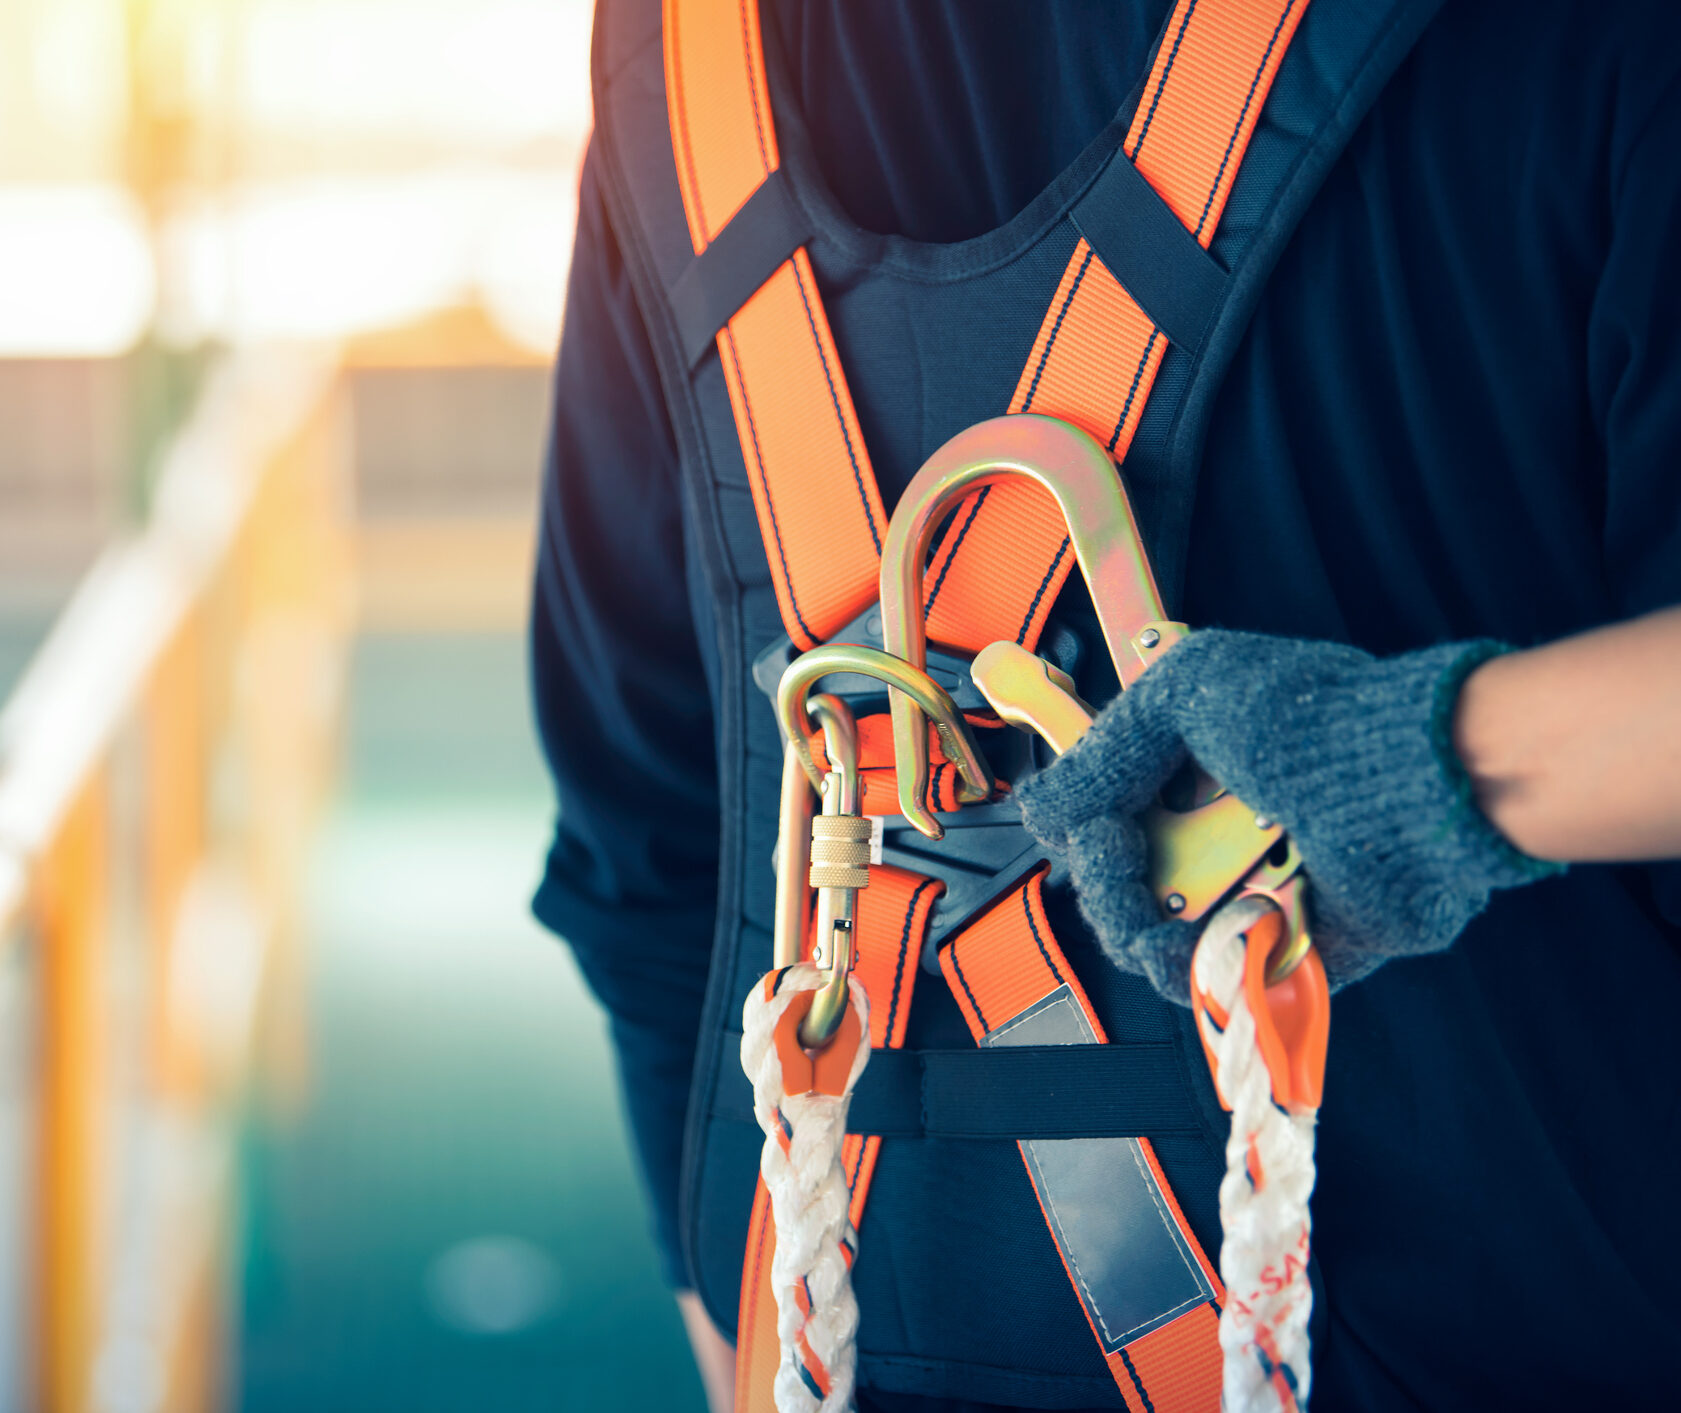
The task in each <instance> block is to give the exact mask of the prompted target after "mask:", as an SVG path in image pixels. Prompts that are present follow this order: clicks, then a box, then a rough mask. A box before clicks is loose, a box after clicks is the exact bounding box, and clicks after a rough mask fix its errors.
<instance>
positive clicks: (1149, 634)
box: [1138, 628, 1184, 907]
mask: <svg viewBox="0 0 1681 1413" xmlns="http://www.w3.org/2000/svg"><path fill="white" fill-rule="evenodd" d="M1161 640H1162V635H1161V634H1160V633H1158V632H1157V631H1156V630H1155V629H1154V628H1146V629H1145V630H1144V631H1143V632H1142V633H1140V634H1139V635H1138V645H1139V646H1140V647H1144V648H1153V647H1155V645H1156V644H1157V643H1159V642H1161ZM1180 906H1181V907H1182V906H1184V905H1183V903H1181V904H1180Z"/></svg>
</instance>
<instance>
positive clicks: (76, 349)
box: [0, 0, 701, 1413]
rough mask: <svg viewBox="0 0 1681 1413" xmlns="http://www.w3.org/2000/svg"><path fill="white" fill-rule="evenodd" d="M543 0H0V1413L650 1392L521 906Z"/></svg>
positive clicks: (538, 810)
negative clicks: (0, 2) (1, 1)
mask: <svg viewBox="0 0 1681 1413" xmlns="http://www.w3.org/2000/svg"><path fill="white" fill-rule="evenodd" d="M589 20H590V16H589V7H588V4H587V3H586V0H5V4H4V5H0V1410H5V1411H6V1413H9V1410H14V1409H16V1410H25V1409H28V1410H34V1409H40V1410H44V1411H45V1413H96V1411H97V1413H148V1410H184V1411H185V1413H193V1410H212V1409H239V1410H251V1413H267V1411H268V1410H276V1413H278V1411H279V1410H293V1409H300V1410H301V1409H309V1410H325V1411H326V1413H331V1410H337V1409H345V1410H358V1411H359V1413H363V1411H366V1413H377V1410H382V1409H387V1408H389V1409H399V1408H400V1409H403V1410H405V1413H426V1411H427V1410H433V1409H439V1410H453V1409H469V1408H471V1409H480V1408H494V1409H500V1410H516V1413H517V1410H522V1409H527V1408H530V1409H539V1408H540V1409H572V1408H578V1409H599V1408H608V1407H612V1408H625V1409H640V1408H648V1409H661V1410H673V1409H675V1410H685V1409H698V1408H700V1407H701V1395H700V1390H699V1385H698V1381H697V1380H696V1378H695V1376H694V1374H693V1371H692V1368H691V1366H690V1364H689V1362H688V1358H687V1354H686V1349H685V1346H684V1344H683V1341H682V1335H681V1331H680V1326H679V1322H678V1319H677V1315H676V1313H675V1309H674V1308H673V1306H672V1304H671V1301H670V1298H669V1296H668V1295H667V1293H666V1292H665V1291H664V1290H663V1289H662V1288H661V1287H660V1285H659V1282H658V1278H657V1276H656V1273H655V1262H654V1257H653V1252H652V1248H651V1246H650V1244H649V1240H648V1237H647V1235H646V1233H645V1229H644V1224H643V1219H642V1217H641V1213H640V1204H639V1200H638V1196H637V1193H636V1191H635V1187H634V1181H633V1178H632V1174H631V1169H630V1165H629V1160H628V1158H627V1155H626V1149H625V1143H624V1137H623V1134H622V1131H621V1128H620V1121H619V1116H618V1111H617V1106H616V1100H615V1098H614V1096H613V1093H612V1085H611V1067H610V1060H609V1058H608V1054H607V1050H606V1044H605V1038H604V1028H603V1025H602V1023H601V1021H600V1019H599V1017H598V1015H597V1013H596V1011H595V1009H594V1007H593V1006H592V1004H591V1003H590V1001H589V1000H588V998H587V996H586V995H585V993H584V992H583V990H582V988H581V986H580V983H579V981H578V978H577V975H576V972H575V971H574V969H573V968H572V965H571V963H570V960H569V958H568V956H567V954H566V951H565V949H564V947H563V946H562V945H560V944H559V943H557V942H556V941H555V940H554V939H552V938H549V937H546V936H545V935H543V934H542V933H541V932H540V931H539V930H538V929H537V927H536V926H535V925H534V924H533V923H532V922H531V921H530V920H529V917H528V915H527V912H526V900H527V898H528V896H529V893H530V891H531V888H532V885H533V883H534V881H535V879H536V875H537V869H538V864H539V861H540V858H541V854H542V850H543V847H544V844H545V842H546V837H547V835H548V833H549V830H550V826H551V823H552V821H551V818H550V812H551V808H552V806H551V802H550V797H549V793H548V788H547V782H546V777H545V775H544V771H543V768H542V765H541V762H540V759H539V757H538V754H537V752H536V748H535V745H534V742H533V739H532V734H531V729H530V726H529V724H528V712H527V707H526V693H525V682H524V642H523V617H524V609H525V599H526V594H527V587H528V580H529V576H530V570H531V563H532V554H533V549H532V546H533V539H534V516H535V506H536V502H537V491H538V478H539V475H540V467H541V457H542V443H543V434H544V425H545V421H546V416H547V409H546V402H547V381H548V380H547V372H546V365H547V362H548V360H549V358H550V357H551V355H552V352H553V348H554V345H555V342H556V339H557V336H558V332H559V328H560V323H561V318H562V312H563V311H562V307H561V306H562V291H563V288H564V283H565V274H566V264H567V258H568V252H569V245H570V241H571V235H572V225H573V221H574V207H575V194H576V188H577V176H578V168H579V162H580V159H581V154H582V148H583V144H584V141H585V138H586V134H587V131H588V124H589V99H588V78H587V69H588V48H589Z"/></svg>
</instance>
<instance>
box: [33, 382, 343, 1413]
mask: <svg viewBox="0 0 1681 1413" xmlns="http://www.w3.org/2000/svg"><path fill="white" fill-rule="evenodd" d="M334 371H335V368H334V360H333V358H331V357H329V356H323V355H310V354H284V355H281V354H274V353H265V354H262V355H240V356H237V357H233V358H230V359H229V360H228V361H227V362H226V363H224V364H223V365H222V366H221V367H219V368H218V369H216V370H215V371H214V372H213V374H212V375H211V376H210V378H209V380H208V381H207V383H206V386H205V391H204V392H203V394H202V395H201V397H200V400H199V402H198V405H197V407H196V408H195V410H194V411H193V413H192V414H191V416H190V418H189V419H188V422H187V425H186V426H185V428H184V429H183V430H182V432H181V433H180V434H179V435H178V437H177V438H176V440H175V442H174V443H173V445H172V447H171V449H170V451H169V453H168V455H167V457H166V459H165V463H164V466H163V469H162V472H161V475H160V479H159V481H158V483H157V489H156V493H155V497H154V501H153V507H152V513H151V515H150V518H149V522H148V524H147V525H146V527H145V529H144V530H143V532H141V533H140V534H138V535H137V536H134V537H133V538H130V539H128V540H126V541H125V542H122V543H119V544H115V545H113V546H111V547H109V548H108V549H107V550H106V552H105V553H104V554H103V556H102V557H101V558H100V560H99V561H98V563H97V564H96V565H95V567H94V568H93V570H92V571H91V572H90V573H89V574H88V576H87V577H86V579H85V580H84V581H83V583H82V584H81V586H80V587H79V589H78V590H77V592H76V594H75V596H74V598H73V600H72V601H71V602H70V604H69V605H68V606H67V608H66V609H65V610H64V612H63V613H62V615H61V616H60V618H59V620H58V622H57V623H56V625H55V626H54V628H53V630H52V632H51V633H50V635H49V637H48V639H47V641H46V642H45V643H44V645H43V646H42V648H41V650H40V652H39V653H38V654H37V656H36V658H35V659H34V661H33V662H32V663H31V665H30V667H29V669H28V670H27V672H26V673H25V675H24V677H23V679H22V680H21V681H20V682H19V684H18V686H17V688H16V690H15V691H14V692H13V694H12V696H11V698H10V699H9V700H8V701H6V702H5V703H4V705H3V706H0V1026H3V1027H4V1028H5V1030H6V1031H7V1032H9V1033H6V1034H0V1409H4V1408H8V1407H14V1406H15V1407H18V1408H25V1407H27V1408H31V1409H41V1410H43V1413H144V1410H152V1409H159V1410H162V1409H167V1410H170V1413H175V1410H183V1411H187V1410H193V1409H202V1408H209V1407H214V1406H217V1405H218V1404H219V1403H220V1402H221V1401H222V1394H223V1390H224V1387H225V1381H226V1376H227V1370H226V1369H225V1367H224V1360H223V1351H224V1350H225V1348H226V1347H227V1345H226V1340H225V1338H224V1331H223V1330H222V1328H221V1322H222V1321H223V1320H224V1319H225V1318H226V1315H227V1313H228V1311H229V1310H230V1309H231V1308H232V1306H231V1305H230V1301H229V1293H230V1290H231V1288H232V1282H233V1279H234V1273H233V1271H232V1267H231V1263H229V1262H228V1261H227V1259H226V1258H227V1256H228V1254H229V1251H230V1249H231V1248H230V1243H229V1242H228V1241H227V1237H228V1236H229V1235H230V1234H231V1232H232V1229H233V1224H234V1222H235V1221H236V1220H237V1213H236V1212H235V1211H234V1198H235V1193H236V1190H237V1184H236V1182H235V1180H234V1179H235V1175H236V1174H235V1168H236V1161H237V1140H238V1115H239V1110H240V1108H241V1106H242V1104H243V1103H244V1102H245V1101H246V1100H248V1099H249V1098H250V1097H251V1096H252V1094H253V1084H254V1078H253V1077H254V1076H257V1075H259V1074H260V1075H261V1076H262V1083H263V1084H264V1085H265V1086H269V1088H267V1089H266V1090H265V1091H264V1092H265V1093H267V1094H268V1095H269V1097H271V1098H272V1097H274V1095H275V1093H277V1092H278V1093H280V1094H282V1095H283V1093H284V1091H285V1090H286V1088H287V1086H288V1085H289V1084H290V1085H293V1086H296V1085H297V1083H298V1082H299V1081H300V1080H301V1075H300V1073H299V1070H300V1067H301V1065H302V1063H303V1055H304V1048H303V1043H302V1028H301V1009H300V1008H301V1004H302V1002H301V996H300V993H299V987H298V978H299V976H300V975H301V968H300V966H299V964H298V957H297V944H296V935H297V928H296V926H295V919H296V916H297V910H298V906H299V903H298V898H299V893H300V885H301V881H302V875H303V867H304V861H305V849H306V845H307V840H308V834H309V828H310V824H311V820H312V816H313V813H314V811H315V810H316V808H317V806H318V804H319V802H320V801H321V798H322V793H323V788H324V785H325V782H326V777H327V775H328V772H329V769H330V765H331V761H332V756H333V750H334V744H335V737H336V731H337V719H338V705H339V695H340V681H341V678H342V667H343V655H344V646H345V643H346V640H347V635H348V631H349V627H350V604H349V602H348V599H349V588H348V583H349V580H348V574H347V564H346V560H347V536H346V527H345V523H344V521H345V512H344V501H345V498H346V491H345V485H346V474H347V468H346V465H345V463H346V457H347V446H348V437H347V435H346V433H345V430H344V428H343V426H342V416H341V413H340V396H339V393H338V392H337V391H336V383H335V381H334ZM259 1055H261V1056H262V1057H263V1058H264V1059H265V1060H266V1062H267V1063H265V1064H264V1065H262V1066H258V1065H257V1064H256V1058H257V1057H258V1056H259Z"/></svg>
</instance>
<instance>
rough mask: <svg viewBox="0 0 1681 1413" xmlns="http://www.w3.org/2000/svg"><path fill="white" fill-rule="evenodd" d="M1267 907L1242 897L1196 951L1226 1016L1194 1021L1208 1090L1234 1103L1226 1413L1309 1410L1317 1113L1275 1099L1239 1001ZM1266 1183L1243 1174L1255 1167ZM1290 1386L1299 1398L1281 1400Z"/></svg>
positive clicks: (1223, 1219)
mask: <svg viewBox="0 0 1681 1413" xmlns="http://www.w3.org/2000/svg"><path fill="white" fill-rule="evenodd" d="M1271 906H1272V905H1271V904H1270V903H1268V902H1267V901H1266V900H1264V899H1260V898H1252V897H1251V898H1239V899H1237V900H1236V901H1234V902H1232V903H1230V904H1228V905H1227V906H1226V907H1224V908H1222V909H1221V910H1220V911H1219V912H1218V913H1216V914H1215V916H1214V917H1213V919H1212V920H1210V922H1209V924H1208V926H1207V927H1206V928H1205V929H1204V931H1203V935H1202V940H1201V941H1200V942H1199V943H1198V944H1197V950H1196V956H1195V959H1194V960H1193V962H1192V967H1193V969H1194V971H1195V975H1196V983H1197V986H1198V987H1199V988H1200V989H1201V990H1202V991H1203V992H1205V993H1206V994H1207V995H1208V996H1209V997H1211V998H1212V999H1213V1000H1214V1001H1215V1002H1216V1003H1217V1004H1218V1005H1219V1006H1220V1008H1221V1009H1222V1010H1223V1011H1225V1012H1226V1015H1227V1023H1226V1027H1225V1030H1224V1031H1220V1030H1218V1029H1216V1028H1215V1026H1214V1025H1213V1023H1212V1022H1211V1020H1210V1018H1209V1017H1208V1015H1207V1014H1206V1012H1205V1011H1203V1010H1202V1009H1201V1008H1200V1007H1199V1008H1198V1010H1197V1024H1198V1026H1199V1027H1200V1028H1201V1030H1202V1034H1203V1039H1204V1041H1205V1042H1206V1043H1207V1045H1208V1047H1209V1050H1210V1052H1211V1053H1212V1055H1213V1057H1214V1071H1215V1084H1216V1086H1217V1087H1218V1089H1219V1091H1220V1094H1221V1097H1222V1098H1223V1099H1224V1100H1225V1101H1226V1102H1227V1103H1228V1104H1230V1105H1231V1110H1232V1128H1231V1136H1230V1137H1229V1138H1228V1139H1227V1141H1226V1176H1225V1178H1224V1179H1223V1180H1222V1181H1221V1183H1220V1225H1221V1227H1222V1228H1223V1229H1224V1233H1225V1236H1224V1240H1223V1242H1222V1243H1221V1246H1220V1275H1221V1278H1222V1279H1223V1280H1224V1281H1225V1283H1226V1305H1225V1309H1224V1311H1223V1312H1222V1314H1221V1316H1220V1346H1221V1349H1222V1350H1223V1351H1224V1353H1225V1374H1224V1394H1223V1397H1222V1399H1221V1406H1222V1408H1223V1409H1224V1410H1225V1413H1277V1410H1278V1409H1279V1408H1281V1407H1283V1408H1291V1407H1292V1403H1293V1405H1294V1406H1295V1407H1299V1408H1306V1406H1307V1398H1308V1385H1309V1381H1310V1369H1309V1364H1308V1334H1307V1324H1308V1314H1309V1312H1310V1311H1311V1309H1312V1306H1313V1291H1312V1287H1311V1286H1310V1285H1309V1284H1308V1276H1307V1259H1308V1252H1309V1232H1310V1222H1309V1216H1308V1198H1309V1196H1310V1195H1311V1194H1312V1192H1313V1179H1314V1166H1313V1130H1314V1122H1315V1120H1316V1119H1317V1117H1318V1113H1319V1111H1318V1110H1317V1109H1298V1110H1297V1111H1295V1112H1292V1113H1286V1112H1285V1111H1284V1110H1283V1109H1281V1108H1280V1107H1279V1106H1278V1105H1277V1104H1275V1103H1274V1102H1273V1097H1272V1081H1271V1077H1270V1076H1269V1075H1268V1073H1267V1067H1266V1064H1265V1062H1264V1061H1263V1060H1262V1058H1261V1053H1260V1050H1259V1049H1258V1048H1257V1046H1256V1043H1255V1018H1254V1016H1253V1015H1251V1014H1250V1010H1249V1003H1248V1001H1247V1000H1246V999H1245V997H1244V988H1243V975H1244V962H1245V954H1246V946H1245V942H1244V933H1245V932H1246V931H1247V930H1248V929H1249V928H1251V927H1253V926H1254V925H1255V923H1256V922H1258V921H1259V920H1260V919H1261V917H1263V916H1264V915H1265V914H1266V912H1267V911H1268V909H1269V908H1270V907H1271ZM1252 1164H1253V1165H1254V1166H1255V1168H1256V1170H1257V1171H1259V1173H1260V1174H1261V1181H1260V1182H1258V1183H1257V1182H1254V1181H1252V1180H1251V1177H1250V1170H1251V1165H1252ZM1291 1386H1293V1387H1294V1399H1293V1400H1290V1399H1289V1397H1288V1390H1289V1388H1290V1387H1291Z"/></svg>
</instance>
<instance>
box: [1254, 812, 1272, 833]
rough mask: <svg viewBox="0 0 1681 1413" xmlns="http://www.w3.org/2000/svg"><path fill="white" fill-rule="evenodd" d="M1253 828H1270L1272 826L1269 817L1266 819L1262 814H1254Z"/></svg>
mask: <svg viewBox="0 0 1681 1413" xmlns="http://www.w3.org/2000/svg"><path fill="white" fill-rule="evenodd" d="M1255 828H1257V829H1271V828H1272V821H1271V820H1270V819H1268V818H1267V817H1266V816H1265V815H1264V814H1258V815H1256V816H1255Z"/></svg>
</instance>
